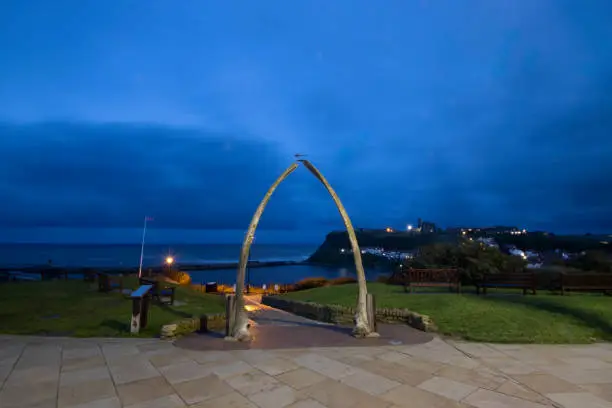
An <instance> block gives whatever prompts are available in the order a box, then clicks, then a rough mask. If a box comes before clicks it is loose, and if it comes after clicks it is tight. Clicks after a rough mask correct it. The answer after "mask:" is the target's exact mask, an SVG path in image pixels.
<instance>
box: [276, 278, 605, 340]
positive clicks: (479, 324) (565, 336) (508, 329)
mask: <svg viewBox="0 0 612 408" xmlns="http://www.w3.org/2000/svg"><path fill="white" fill-rule="evenodd" d="M368 290H369V291H370V292H371V293H373V294H374V295H375V296H376V304H377V306H378V307H388V308H406V309H410V310H412V311H414V312H417V313H421V314H425V315H428V316H430V317H431V318H432V319H433V321H434V322H435V323H436V325H437V326H438V328H439V331H440V332H441V333H442V334H445V335H450V336H458V337H461V338H464V339H466V340H472V341H482V342H496V343H590V342H595V341H601V340H606V341H612V297H607V296H602V295H598V294H593V295H590V294H585V295H581V294H573V295H571V296H559V295H552V294H546V293H545V292H540V293H538V295H536V296H531V295H529V296H522V295H520V294H507V293H503V292H497V293H496V292H495V291H494V290H492V291H491V294H489V295H487V296H476V295H474V294H463V295H456V294H450V293H421V294H407V293H404V290H403V289H402V288H401V287H399V286H391V285H386V284H381V283H368ZM514 293H517V292H514ZM519 293H520V292H519ZM282 296H284V297H286V298H290V299H295V300H301V301H306V302H316V303H321V304H338V305H345V306H354V305H355V300H356V296H357V286H356V285H354V284H348V285H341V286H328V287H322V288H316V289H309V290H304V291H299V292H293V293H288V294H286V295H282Z"/></svg>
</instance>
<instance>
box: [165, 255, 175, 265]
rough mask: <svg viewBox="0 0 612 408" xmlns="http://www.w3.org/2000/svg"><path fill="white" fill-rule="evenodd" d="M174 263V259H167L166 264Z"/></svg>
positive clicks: (169, 257)
mask: <svg viewBox="0 0 612 408" xmlns="http://www.w3.org/2000/svg"><path fill="white" fill-rule="evenodd" d="M173 263H174V258H173V257H171V256H168V257H166V264H168V265H172V264H173Z"/></svg>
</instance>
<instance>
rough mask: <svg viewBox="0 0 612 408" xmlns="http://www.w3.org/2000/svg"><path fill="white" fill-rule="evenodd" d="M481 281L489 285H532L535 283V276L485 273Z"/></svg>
mask: <svg viewBox="0 0 612 408" xmlns="http://www.w3.org/2000/svg"><path fill="white" fill-rule="evenodd" d="M483 280H484V281H485V282H490V283H508V284H511V283H516V284H518V283H521V284H523V283H529V284H531V283H533V282H535V274H534V273H529V272H524V273H520V272H516V273H487V274H485V275H484V277H483Z"/></svg>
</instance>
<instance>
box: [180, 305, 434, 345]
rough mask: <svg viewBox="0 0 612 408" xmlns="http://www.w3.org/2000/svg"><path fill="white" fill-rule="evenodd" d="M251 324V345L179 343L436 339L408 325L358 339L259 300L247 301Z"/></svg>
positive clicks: (211, 338)
mask: <svg viewBox="0 0 612 408" xmlns="http://www.w3.org/2000/svg"><path fill="white" fill-rule="evenodd" d="M245 303H246V306H247V310H248V315H249V318H250V321H251V333H252V334H253V336H254V339H253V340H252V341H251V342H231V341H226V340H224V339H223V334H222V333H194V334H192V335H189V336H186V337H183V338H181V339H179V340H177V341H176V342H175V345H176V346H177V347H180V348H184V349H190V350H246V349H288V348H307V347H338V346H350V347H366V346H388V345H411V344H422V343H427V342H429V341H430V340H431V339H432V338H433V337H432V336H431V335H430V334H428V333H424V332H421V331H419V330H416V329H413V328H412V327H409V326H406V325H391V324H380V325H378V333H379V334H380V337H378V338H367V339H357V338H355V337H353V336H352V335H351V331H352V327H347V326H338V325H333V324H328V323H322V322H318V321H315V320H310V319H307V318H304V317H301V316H296V315H294V314H292V313H288V312H285V311H282V310H278V309H274V308H271V307H269V306H265V305H262V304H261V303H259V301H258V299H257V298H256V297H248V298H247V299H246V302H245Z"/></svg>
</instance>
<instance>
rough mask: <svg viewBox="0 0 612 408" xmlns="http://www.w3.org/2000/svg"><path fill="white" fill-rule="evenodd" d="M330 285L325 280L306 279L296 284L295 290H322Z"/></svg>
mask: <svg viewBox="0 0 612 408" xmlns="http://www.w3.org/2000/svg"><path fill="white" fill-rule="evenodd" d="M327 284H328V280H327V279H325V278H306V279H302V280H301V281H299V282H298V283H296V284H295V290H304V289H313V288H320V287H322V286H325V285H327Z"/></svg>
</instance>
